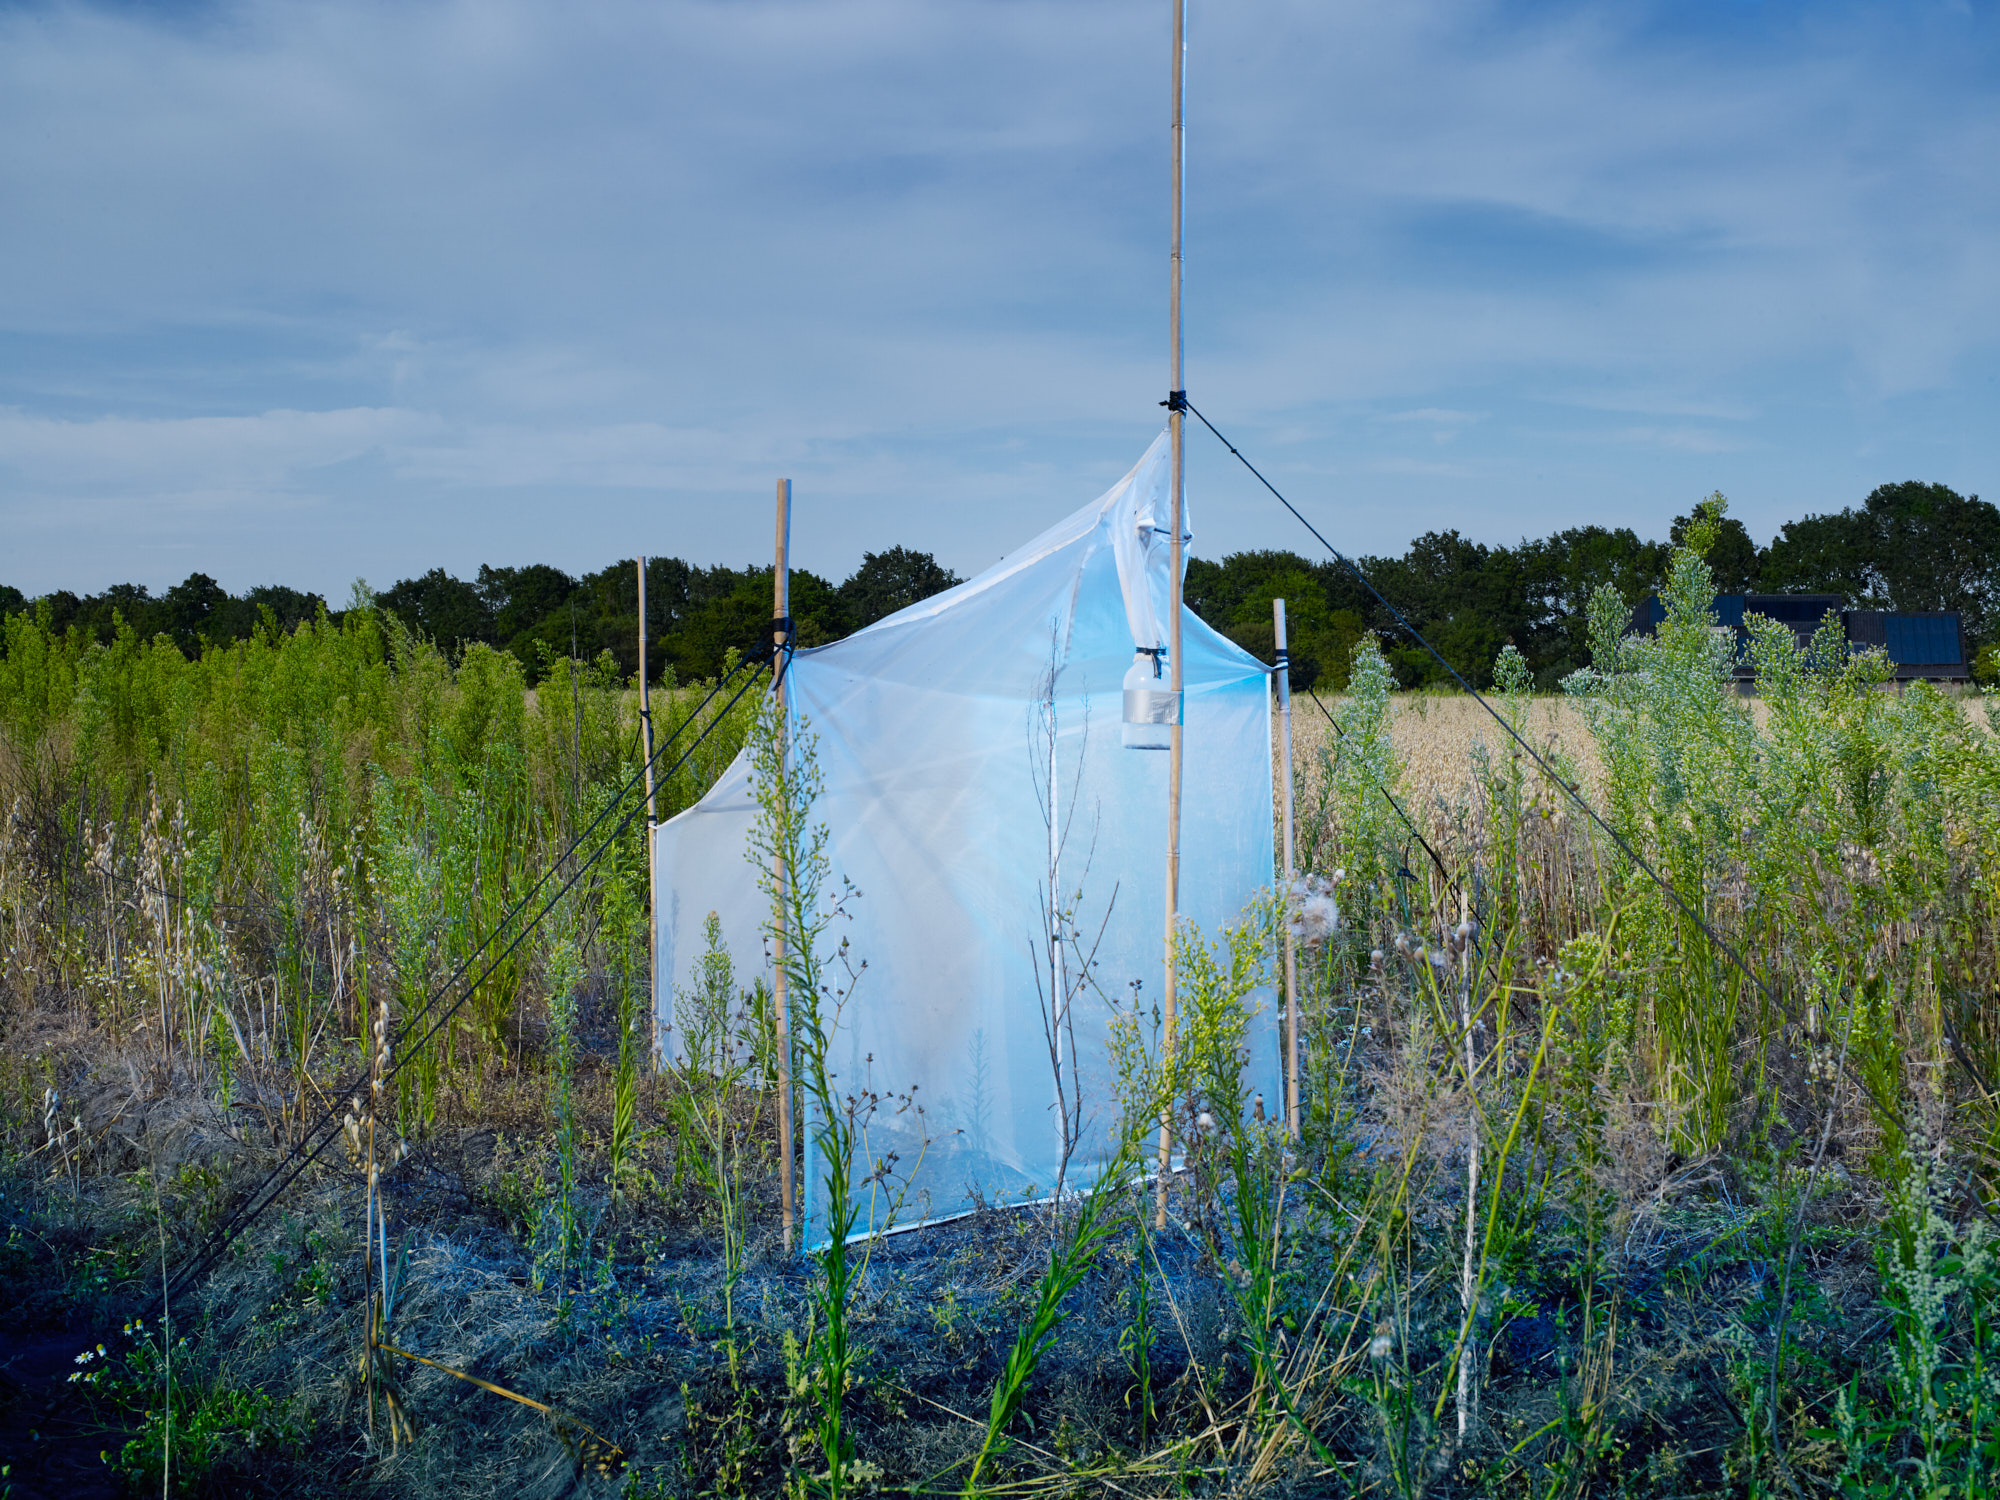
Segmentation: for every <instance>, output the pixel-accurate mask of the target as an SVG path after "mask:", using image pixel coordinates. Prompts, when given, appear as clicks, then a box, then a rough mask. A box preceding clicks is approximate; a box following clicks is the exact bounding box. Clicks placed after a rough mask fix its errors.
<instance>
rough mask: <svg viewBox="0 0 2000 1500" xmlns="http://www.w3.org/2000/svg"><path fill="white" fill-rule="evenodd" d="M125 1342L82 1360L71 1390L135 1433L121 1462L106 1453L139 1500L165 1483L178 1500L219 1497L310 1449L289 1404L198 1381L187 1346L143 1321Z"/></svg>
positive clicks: (125, 1332)
mask: <svg viewBox="0 0 2000 1500" xmlns="http://www.w3.org/2000/svg"><path fill="white" fill-rule="evenodd" d="M117 1342H118V1343H119V1347H117V1348H115V1349H107V1348H106V1346H105V1345H104V1344H101V1343H100V1344H97V1345H95V1346H93V1347H92V1348H89V1349H86V1350H84V1352H83V1353H81V1354H79V1355H78V1356H77V1357H76V1361H75V1363H76V1366H77V1368H76V1369H75V1370H74V1371H72V1372H71V1374H70V1376H69V1383H70V1385H71V1387H72V1388H73V1390H74V1392H75V1394H76V1396H77V1398H78V1399H79V1400H81V1401H84V1402H87V1403H89V1404H90V1405H91V1406H93V1407H95V1408H96V1409H97V1410H98V1411H99V1412H101V1413H103V1414H104V1415H105V1416H107V1417H110V1418H111V1419H112V1420H113V1421H114V1422H116V1423H117V1425H118V1426H120V1427H125V1428H126V1430H132V1427H134V1426H135V1427H136V1431H134V1433H133V1436H132V1437H131V1438H129V1439H127V1440H126V1442H125V1444H124V1445H123V1447H121V1448H120V1449H119V1450H118V1453H117V1456H116V1457H115V1458H113V1457H112V1456H111V1455H109V1454H106V1455H105V1461H106V1462H107V1463H109V1464H111V1465H112V1467H113V1469H114V1470H115V1471H116V1472H117V1474H118V1475H119V1477H120V1478H121V1479H123V1480H124V1481H125V1483H126V1484H127V1485H128V1486H129V1487H130V1488H131V1489H132V1490H133V1491H134V1492H135V1493H144V1492H148V1491H152V1492H157V1491H159V1490H160V1489H161V1487H162V1483H163V1482H164V1484H165V1486H166V1489H167V1491H168V1492H169V1493H172V1494H175V1495H203V1494H214V1493H218V1492H220V1491H222V1490H224V1489H225V1488H228V1487H230V1486H231V1485H232V1484H234V1483H240V1482H241V1481H242V1480H244V1479H246V1478H248V1477H249V1476H250V1475H252V1474H254V1473H255V1472H256V1471H257V1468H258V1466H259V1465H260V1464H266V1465H268V1463H269V1462H270V1460H271V1459H272V1458H273V1457H276V1456H279V1455H281V1454H283V1453H285V1452H287V1451H289V1450H292V1449H295V1448H296V1447H297V1446H298V1445H299V1444H300V1443H302V1442H303V1441H304V1439H305V1436H306V1424H305V1423H304V1422H303V1421H302V1420H301V1419H300V1417H299V1416H298V1415H297V1414H295V1413H294V1411H293V1409H292V1407H291V1405H290V1403H288V1402H283V1401H278V1400H275V1399H273V1398H272V1396H271V1395H270V1393H269V1392H267V1391H263V1390H259V1389H257V1388H255V1387H251V1388H247V1389H246V1388H239V1387H235V1386H231V1385H228V1384H226V1383H224V1382H222V1381H220V1380H189V1379H188V1377H187V1375H186V1373H185V1371H186V1368H187V1365H188V1363H189V1361H190V1359H191V1354H192V1351H191V1349H190V1346H189V1343H188V1340H187V1339H185V1338H175V1339H174V1340H173V1347H172V1348H171V1349H169V1348H168V1347H167V1340H166V1338H165V1336H164V1335H163V1334H162V1333H161V1332H160V1330H159V1329H157V1328H154V1327H151V1326H149V1325H148V1324H147V1323H146V1321H145V1319H143V1318H135V1319H133V1320H132V1321H131V1322H128V1323H127V1324H125V1326H124V1328H123V1329H122V1330H121V1332H120V1333H119V1335H118V1339H117ZM176 1366H178V1369H176ZM127 1424H132V1425H131V1426H127Z"/></svg>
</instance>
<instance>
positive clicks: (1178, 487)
mask: <svg viewBox="0 0 2000 1500" xmlns="http://www.w3.org/2000/svg"><path fill="white" fill-rule="evenodd" d="M1173 7H1174V53H1173V204H1174V206H1173V220H1172V236H1173V246H1172V251H1171V254H1170V256H1169V261H1168V277H1169V285H1168V292H1167V322H1168V325H1169V327H1168V344H1169V346H1170V351H1171V352H1170V362H1171V364H1172V368H1173V380H1172V384H1171V385H1170V386H1169V387H1168V390H1169V391H1170V392H1171V395H1170V397H1169V400H1168V404H1167V433H1168V438H1169V441H1170V442H1171V444H1172V446H1173V480H1172V494H1173V512H1174V516H1173V526H1174V530H1173V535H1172V538H1171V546H1172V553H1171V561H1170V562H1169V563H1168V565H1167V663H1168V666H1169V667H1170V668H1171V671H1172V682H1171V684H1170V686H1171V691H1172V692H1173V695H1174V722H1173V727H1172V729H1171V730H1170V731H1169V733H1168V737H1167V944H1166V966H1167V976H1166V1017H1165V1020H1166V1035H1165V1038H1164V1040H1163V1043H1162V1049H1163V1053H1164V1061H1165V1063H1166V1064H1167V1068H1166V1072H1167V1076H1169V1077H1171V1076H1172V1063H1173V1058H1174V1043H1175V1035H1174V1033H1175V1029H1176V1022H1177V1021H1178V1019H1179V1018H1178V1016H1177V1014H1176V1011H1177V1010H1178V1007H1179V1001H1180V985H1179V983H1178V977H1179V976H1178V974H1177V972H1176V971H1177V970H1178V968H1179V965H1178V963H1177V962H1176V955H1175V952H1174V947H1175V942H1176V940H1177V938H1178V936H1179V934H1178V931H1177V929H1178V927H1179V925H1180V910H1181V731H1182V727H1183V726H1182V724H1181V720H1182V719H1183V718H1185V717H1186V700H1185V699H1184V698H1183V696H1182V688H1181V681H1182V679H1181V534H1182V532H1183V531H1185V530H1186V526H1185V524H1184V523H1183V520H1182V507H1183V491H1182V485H1183V481H1184V479H1185V475H1186V469H1185V465H1186V459H1187V449H1186V441H1185V440H1186V437H1187V413H1186V412H1185V411H1184V410H1182V406H1181V393H1182V392H1183V391H1184V390H1185V389H1186V375H1185V371H1184V369H1183V364H1182V358H1181V352H1182V351H1181V161H1182V151H1181V135H1182V131H1181V84H1182V81H1183V79H1184V76H1185V74H1186V71H1187V68H1186V56H1187V0H1173ZM1172 1111H1173V1101H1172V1100H1171V1099H1169V1100H1167V1101H1165V1102H1164V1106H1163V1109H1162V1112H1161V1116H1160V1175H1159V1190H1158V1198H1157V1202H1156V1205H1155V1212H1154V1220H1155V1223H1156V1225H1157V1227H1159V1228H1161V1229H1164V1228H1166V1226H1167V1167H1168V1164H1169V1162H1170V1161H1171V1159H1172V1154H1173V1115H1172Z"/></svg>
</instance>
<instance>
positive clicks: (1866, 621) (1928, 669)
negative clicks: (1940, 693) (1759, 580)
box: [1629, 594, 1966, 677]
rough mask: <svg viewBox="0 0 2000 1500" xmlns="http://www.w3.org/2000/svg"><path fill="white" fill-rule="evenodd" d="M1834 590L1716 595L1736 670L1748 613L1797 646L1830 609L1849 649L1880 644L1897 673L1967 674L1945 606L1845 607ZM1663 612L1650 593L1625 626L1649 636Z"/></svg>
mask: <svg viewBox="0 0 2000 1500" xmlns="http://www.w3.org/2000/svg"><path fill="white" fill-rule="evenodd" d="M1846 602H1847V601H1846V600H1844V599H1843V598H1841V596H1840V595H1838V594H1718V595H1716V599H1715V607H1714V614H1713V618H1714V620H1715V623H1716V624H1717V625H1718V626H1720V627H1722V628H1725V629H1731V630H1734V631H1735V632H1736V639H1737V663H1738V665H1737V668H1736V670H1737V673H1738V674H1739V675H1741V676H1746V677H1747V676H1749V675H1750V673H1751V666H1750V660H1749V649H1748V647H1749V635H1750V632H1749V629H1748V627H1747V626H1745V624H1744V623H1743V622H1744V617H1745V616H1747V615H1762V616H1763V617H1764V618H1765V619H1767V620H1775V621H1776V622H1778V623H1779V624H1781V625H1789V626H1790V627H1791V629H1792V634H1793V635H1794V636H1796V637H1797V638H1798V641H1799V643H1800V645H1802V646H1803V645H1805V644H1806V643H1807V642H1808V641H1810V640H1811V638H1812V635H1813V632H1814V631H1816V630H1817V629H1818V628H1819V627H1820V625H1821V623H1822V622H1824V621H1825V619H1826V617H1827V615H1828V614H1836V615H1838V616H1839V617H1840V626H1841V632H1842V634H1843V635H1844V636H1845V637H1846V639H1847V643H1848V645H1849V646H1850V647H1851V648H1865V647H1869V646H1875V647H1879V648H1880V649H1881V650H1883V651H1884V652H1886V653H1887V655H1888V657H1889V660H1890V661H1892V662H1894V663H1895V665H1896V675H1897V676H1898V677H1963V676H1965V675H1966V659H1965V633H1964V631H1963V629H1962V628H1961V625H1960V621H1959V617H1958V616H1957V615H1956V614H1955V613H1953V612H1951V611H1949V610H1895V611H1885V610H1869V609H1848V608H1846V607H1845V605H1846ZM1666 617H1667V612H1666V608H1665V606H1664V605H1663V604H1662V603H1661V601H1660V596H1659V595H1658V594H1648V595H1647V596H1646V597H1645V598H1644V599H1641V600H1640V601H1639V603H1638V605H1637V606H1636V607H1634V609H1633V611H1632V622H1631V625H1630V626H1629V628H1630V629H1631V630H1632V631H1634V632H1636V633H1637V634H1640V635H1651V634H1653V632H1654V631H1656V630H1657V629H1659V627H1660V625H1661V624H1662V623H1663V622H1664V621H1665V619H1666Z"/></svg>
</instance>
